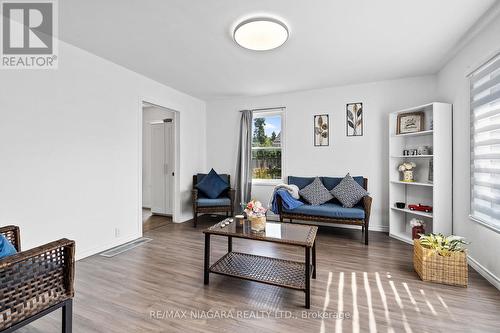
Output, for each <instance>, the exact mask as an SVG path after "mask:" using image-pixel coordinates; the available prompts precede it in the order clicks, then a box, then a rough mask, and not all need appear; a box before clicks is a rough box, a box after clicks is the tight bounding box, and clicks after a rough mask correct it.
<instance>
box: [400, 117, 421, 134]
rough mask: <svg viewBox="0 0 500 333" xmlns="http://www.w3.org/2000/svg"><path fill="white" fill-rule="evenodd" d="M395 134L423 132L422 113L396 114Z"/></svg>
mask: <svg viewBox="0 0 500 333" xmlns="http://www.w3.org/2000/svg"><path fill="white" fill-rule="evenodd" d="M397 123H398V124H397V125H398V127H397V129H396V133H397V134H406V133H414V132H420V131H423V130H424V113H423V112H409V113H401V114H398V119H397Z"/></svg>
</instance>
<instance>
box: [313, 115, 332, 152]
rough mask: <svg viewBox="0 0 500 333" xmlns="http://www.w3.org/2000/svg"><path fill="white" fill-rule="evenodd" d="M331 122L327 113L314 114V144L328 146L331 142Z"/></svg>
mask: <svg viewBox="0 0 500 333" xmlns="http://www.w3.org/2000/svg"><path fill="white" fill-rule="evenodd" d="M329 126H330V124H329V123H328V115H327V114H319V115H315V116H314V145H315V146H328V145H329V143H330V127H329Z"/></svg>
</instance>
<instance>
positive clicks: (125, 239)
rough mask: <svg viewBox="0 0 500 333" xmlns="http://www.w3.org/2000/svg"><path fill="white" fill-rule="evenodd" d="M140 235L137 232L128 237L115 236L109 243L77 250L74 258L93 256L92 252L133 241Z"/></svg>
mask: <svg viewBox="0 0 500 333" xmlns="http://www.w3.org/2000/svg"><path fill="white" fill-rule="evenodd" d="M140 237H141V235H139V234H138V235H133V236H128V237H121V238H117V239H116V240H115V241H113V242H110V243H108V244H105V245H100V246H97V247H94V248H92V249H89V250H85V251H82V252H79V251H78V250H77V251H76V252H77V253H76V258H75V260H81V259H84V258H87V257H90V256H93V255H94V254H97V253H101V252H103V251H106V250H109V249H111V248H113V247H115V246H118V245H123V244H125V243H128V242H131V241H133V240H135V239H137V238H140Z"/></svg>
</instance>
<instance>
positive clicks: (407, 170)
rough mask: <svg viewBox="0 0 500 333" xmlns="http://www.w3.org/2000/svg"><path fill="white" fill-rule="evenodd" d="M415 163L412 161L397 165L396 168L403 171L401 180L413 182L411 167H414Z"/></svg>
mask: <svg viewBox="0 0 500 333" xmlns="http://www.w3.org/2000/svg"><path fill="white" fill-rule="evenodd" d="M416 167H417V165H416V164H415V163H414V162H404V163H403V164H400V165H399V166H398V170H399V171H400V172H402V173H403V181H404V182H408V183H411V182H414V181H415V179H413V169H415V168H416Z"/></svg>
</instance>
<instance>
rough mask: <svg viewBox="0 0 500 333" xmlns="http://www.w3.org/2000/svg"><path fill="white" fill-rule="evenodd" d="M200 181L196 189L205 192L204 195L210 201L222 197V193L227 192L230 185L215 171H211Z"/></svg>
mask: <svg viewBox="0 0 500 333" xmlns="http://www.w3.org/2000/svg"><path fill="white" fill-rule="evenodd" d="M196 179H197V180H198V184H196V188H197V189H198V190H200V191H201V192H203V194H204V195H205V196H206V197H207V198H209V199H216V198H218V197H219V195H221V193H222V192H224V191H225V190H227V188H228V187H229V184H228V182H227V181H225V180H224V179H222V178H221V177H220V176H219V175H218V174H217V172H215V170H214V169H212V170H210V172H209V173H208V174H207V175H206V176H205V177H203V178H202V179H201V181H200V180H199V179H198V177H197V178H196Z"/></svg>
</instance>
